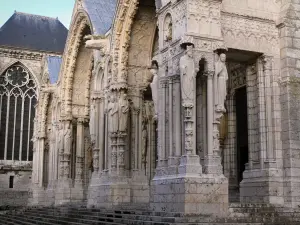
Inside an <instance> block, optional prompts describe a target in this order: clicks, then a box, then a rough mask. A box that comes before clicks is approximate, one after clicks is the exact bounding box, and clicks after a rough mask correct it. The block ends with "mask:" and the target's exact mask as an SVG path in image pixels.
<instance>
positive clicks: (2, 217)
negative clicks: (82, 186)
mask: <svg viewBox="0 0 300 225" xmlns="http://www.w3.org/2000/svg"><path fill="white" fill-rule="evenodd" d="M229 213H230V214H229V216H228V217H227V218H215V217H212V216H205V215H188V216H187V215H183V214H181V213H167V212H151V211H147V210H124V209H119V210H107V209H87V208H83V207H82V208H79V207H74V206H73V207H72V206H64V207H55V208H54V207H47V208H24V209H22V210H13V211H8V212H6V213H2V214H0V224H1V225H2V224H3V225H4V224H5V225H6V224H15V225H16V224H18V225H22V224H26V225H32V224H45V225H54V224H61V225H64V224H66V225H67V224H70V225H83V224H85V225H89V224H99V225H102V224H103V225H106V224H107V225H109V224H111V225H121V224H123V225H124V224H125V225H221V224H224V225H271V224H272V225H300V210H289V211H288V210H285V209H283V208H276V209H275V208H274V207H271V206H268V205H259V204H257V205H255V204H232V205H231V207H230V210H229Z"/></svg>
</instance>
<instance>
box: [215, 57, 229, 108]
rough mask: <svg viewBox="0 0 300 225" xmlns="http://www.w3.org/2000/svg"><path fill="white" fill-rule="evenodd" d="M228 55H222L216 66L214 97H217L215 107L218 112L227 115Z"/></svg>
mask: <svg viewBox="0 0 300 225" xmlns="http://www.w3.org/2000/svg"><path fill="white" fill-rule="evenodd" d="M225 62H226V55H225V54H223V53H222V54H221V55H220V57H219V61H218V62H216V64H215V77H214V85H215V87H214V89H215V91H214V95H215V107H216V111H217V112H222V113H225V112H226V109H225V106H224V103H225V100H226V95H227V80H228V72H227V68H226V64H225Z"/></svg>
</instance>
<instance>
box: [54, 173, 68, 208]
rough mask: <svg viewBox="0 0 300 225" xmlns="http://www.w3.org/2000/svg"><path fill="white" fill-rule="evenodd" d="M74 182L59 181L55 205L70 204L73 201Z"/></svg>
mask: <svg viewBox="0 0 300 225" xmlns="http://www.w3.org/2000/svg"><path fill="white" fill-rule="evenodd" d="M71 193H72V180H71V179H59V180H58V181H57V185H56V190H55V205H65V204H69V203H70V202H71V200H72V194H71Z"/></svg>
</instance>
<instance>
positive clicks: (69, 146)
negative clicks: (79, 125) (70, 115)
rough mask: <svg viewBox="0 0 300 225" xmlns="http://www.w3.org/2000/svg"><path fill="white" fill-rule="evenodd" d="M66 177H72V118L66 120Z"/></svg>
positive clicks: (64, 154)
mask: <svg viewBox="0 0 300 225" xmlns="http://www.w3.org/2000/svg"><path fill="white" fill-rule="evenodd" d="M64 124H65V127H64V153H63V157H64V179H69V178H71V174H70V172H71V153H72V147H73V146H72V142H73V130H72V122H71V121H70V120H66V121H64Z"/></svg>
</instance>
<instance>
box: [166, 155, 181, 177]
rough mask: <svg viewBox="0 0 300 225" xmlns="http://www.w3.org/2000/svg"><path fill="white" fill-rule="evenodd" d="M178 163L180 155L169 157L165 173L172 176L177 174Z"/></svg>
mask: <svg viewBox="0 0 300 225" xmlns="http://www.w3.org/2000/svg"><path fill="white" fill-rule="evenodd" d="M179 165H180V157H169V160H168V167H167V168H166V169H167V171H166V172H167V174H168V175H170V176H172V175H176V174H178V167H179Z"/></svg>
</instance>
